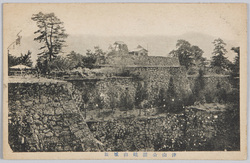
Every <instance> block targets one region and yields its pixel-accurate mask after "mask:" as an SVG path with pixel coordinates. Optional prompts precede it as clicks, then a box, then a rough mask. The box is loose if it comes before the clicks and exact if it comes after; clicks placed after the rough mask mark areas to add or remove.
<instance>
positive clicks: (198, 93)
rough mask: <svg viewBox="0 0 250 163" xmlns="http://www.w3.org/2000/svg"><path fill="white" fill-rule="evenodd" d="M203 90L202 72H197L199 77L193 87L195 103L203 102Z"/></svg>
mask: <svg viewBox="0 0 250 163" xmlns="http://www.w3.org/2000/svg"><path fill="white" fill-rule="evenodd" d="M204 88H205V81H204V72H203V70H201V69H200V70H199V75H198V77H197V78H196V80H195V87H194V91H193V94H194V97H195V101H198V102H205V101H204V100H205V97H204V92H203V90H204Z"/></svg>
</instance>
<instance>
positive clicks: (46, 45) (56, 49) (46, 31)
mask: <svg viewBox="0 0 250 163" xmlns="http://www.w3.org/2000/svg"><path fill="white" fill-rule="evenodd" d="M31 19H32V20H33V21H35V22H36V24H37V27H38V28H39V29H38V30H37V31H35V32H34V33H35V34H39V36H37V37H36V38H34V40H35V41H38V42H39V43H42V44H43V45H42V47H40V50H43V51H42V52H41V53H39V54H38V55H43V56H45V57H46V58H47V59H49V61H51V60H52V57H56V56H57V55H58V54H59V53H60V52H62V47H63V46H64V43H65V38H67V36H68V35H67V34H66V33H65V29H64V26H63V22H62V21H61V20H60V19H59V18H57V17H56V16H55V14H54V13H49V14H44V13H42V12H39V13H38V14H34V15H32V17H31Z"/></svg>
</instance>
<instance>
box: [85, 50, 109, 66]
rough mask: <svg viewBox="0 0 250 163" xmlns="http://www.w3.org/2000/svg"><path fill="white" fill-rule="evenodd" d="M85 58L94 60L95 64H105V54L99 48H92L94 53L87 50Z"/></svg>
mask: <svg viewBox="0 0 250 163" xmlns="http://www.w3.org/2000/svg"><path fill="white" fill-rule="evenodd" d="M86 55H87V57H89V58H93V59H95V60H96V61H95V63H96V64H104V63H105V62H106V53H105V52H104V51H103V50H102V49H101V48H100V47H99V46H95V47H94V52H92V51H91V50H87V52H86Z"/></svg>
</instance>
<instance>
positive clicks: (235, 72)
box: [231, 47, 240, 77]
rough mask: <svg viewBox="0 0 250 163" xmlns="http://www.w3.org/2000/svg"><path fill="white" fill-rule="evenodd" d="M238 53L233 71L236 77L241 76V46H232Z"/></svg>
mask: <svg viewBox="0 0 250 163" xmlns="http://www.w3.org/2000/svg"><path fill="white" fill-rule="evenodd" d="M231 50H233V51H234V52H235V53H236V54H237V55H236V56H235V58H234V63H233V65H232V73H233V76H234V77H239V72H240V47H232V49H231Z"/></svg>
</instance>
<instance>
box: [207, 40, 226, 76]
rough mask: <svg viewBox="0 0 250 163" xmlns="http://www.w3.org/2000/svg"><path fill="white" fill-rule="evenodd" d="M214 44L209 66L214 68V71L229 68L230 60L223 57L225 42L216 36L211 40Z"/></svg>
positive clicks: (220, 71)
mask: <svg viewBox="0 0 250 163" xmlns="http://www.w3.org/2000/svg"><path fill="white" fill-rule="evenodd" d="M212 43H213V44H214V51H213V53H212V54H213V55H214V56H213V57H212V61H211V67H212V68H214V69H215V71H216V73H222V72H223V71H226V70H228V69H229V65H230V61H229V60H228V59H227V58H226V57H225V54H226V53H227V50H226V48H225V46H226V43H225V42H224V41H223V40H222V39H220V38H218V39H215V40H214V41H213V42H212Z"/></svg>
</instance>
